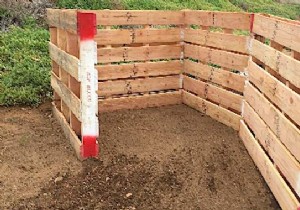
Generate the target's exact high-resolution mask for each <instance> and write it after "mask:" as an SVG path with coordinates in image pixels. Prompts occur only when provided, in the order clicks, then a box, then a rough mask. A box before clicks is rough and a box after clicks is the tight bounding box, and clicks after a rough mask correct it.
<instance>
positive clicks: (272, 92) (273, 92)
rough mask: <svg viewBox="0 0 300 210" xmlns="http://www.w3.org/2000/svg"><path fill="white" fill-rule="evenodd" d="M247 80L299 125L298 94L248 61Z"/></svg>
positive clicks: (299, 100) (299, 102) (299, 104)
mask: <svg viewBox="0 0 300 210" xmlns="http://www.w3.org/2000/svg"><path fill="white" fill-rule="evenodd" d="M248 72H249V80H250V81H251V82H253V83H254V84H255V86H256V87H258V88H259V89H260V90H261V91H262V92H263V93H264V94H265V95H266V96H267V97H268V98H269V99H270V100H271V101H272V102H273V103H274V104H276V105H277V106H278V107H279V108H280V109H281V110H282V111H284V112H285V113H286V114H287V115H288V116H289V117H290V118H291V119H292V120H294V121H295V122H296V123H297V124H298V125H300V109H298V108H297V107H300V96H299V94H297V93H296V92H294V91H293V90H291V89H290V88H288V87H287V86H286V85H284V84H283V83H281V82H280V81H279V80H277V79H276V78H275V77H273V76H271V75H270V74H269V73H268V72H266V71H265V70H264V69H262V68H260V67H259V66H258V65H257V64H255V63H254V62H252V61H250V62H249V67H248Z"/></svg>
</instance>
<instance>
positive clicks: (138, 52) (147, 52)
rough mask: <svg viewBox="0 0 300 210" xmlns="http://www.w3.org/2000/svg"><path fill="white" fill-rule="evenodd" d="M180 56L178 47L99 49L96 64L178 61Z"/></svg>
mask: <svg viewBox="0 0 300 210" xmlns="http://www.w3.org/2000/svg"><path fill="white" fill-rule="evenodd" d="M180 55H181V46H180V45H160V46H142V47H118V48H100V49H98V63H111V62H125V61H147V60H156V59H179V58H180Z"/></svg>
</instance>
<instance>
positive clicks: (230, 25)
mask: <svg viewBox="0 0 300 210" xmlns="http://www.w3.org/2000/svg"><path fill="white" fill-rule="evenodd" d="M250 16H251V14H250V13H238V12H213V11H201V10H190V11H189V10H185V23H186V24H190V25H192V24H194V25H201V26H214V27H221V28H227V29H242V30H250Z"/></svg>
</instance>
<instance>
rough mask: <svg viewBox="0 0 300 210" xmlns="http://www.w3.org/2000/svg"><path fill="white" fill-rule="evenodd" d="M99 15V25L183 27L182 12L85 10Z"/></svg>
mask: <svg viewBox="0 0 300 210" xmlns="http://www.w3.org/2000/svg"><path fill="white" fill-rule="evenodd" d="M84 12H93V13H96V15H97V25H106V26H112V25H172V24H173V25H181V24H184V13H183V12H182V11H162V10H159V11H158V10H84Z"/></svg>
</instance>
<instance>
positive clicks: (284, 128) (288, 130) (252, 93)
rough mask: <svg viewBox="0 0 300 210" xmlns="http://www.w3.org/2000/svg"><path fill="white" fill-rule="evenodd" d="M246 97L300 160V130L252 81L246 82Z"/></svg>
mask: <svg viewBox="0 0 300 210" xmlns="http://www.w3.org/2000/svg"><path fill="white" fill-rule="evenodd" d="M244 98H245V100H246V101H247V102H248V103H249V104H250V105H251V107H253V109H254V110H255V112H257V113H258V115H259V116H260V117H261V118H262V119H263V120H264V121H265V122H266V124H267V125H268V126H269V127H270V129H271V130H272V131H273V132H274V133H275V135H276V136H277V138H278V139H279V140H281V141H282V143H283V144H284V145H285V146H286V147H287V148H288V149H289V151H290V152H291V153H292V154H293V155H294V156H295V158H296V159H297V160H298V161H300V153H299V151H300V141H299V139H300V130H299V129H298V128H297V127H296V126H295V125H294V124H293V123H291V122H290V120H288V119H287V118H286V117H285V116H284V114H283V113H281V111H279V110H278V109H277V108H276V107H275V106H274V105H273V104H271V103H270V102H269V101H268V100H267V99H266V98H265V97H264V96H263V95H262V94H261V93H260V92H259V91H258V90H257V89H256V88H255V87H254V86H253V85H251V84H250V83H247V84H246V87H245V91H244Z"/></svg>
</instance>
